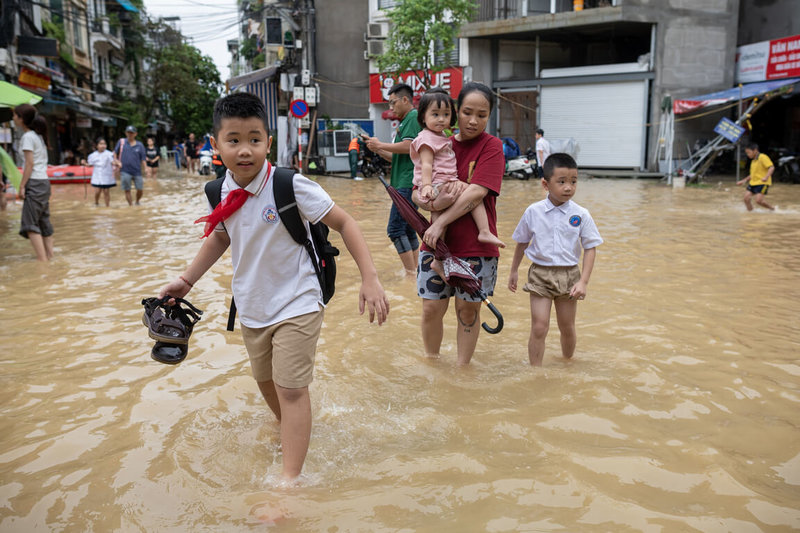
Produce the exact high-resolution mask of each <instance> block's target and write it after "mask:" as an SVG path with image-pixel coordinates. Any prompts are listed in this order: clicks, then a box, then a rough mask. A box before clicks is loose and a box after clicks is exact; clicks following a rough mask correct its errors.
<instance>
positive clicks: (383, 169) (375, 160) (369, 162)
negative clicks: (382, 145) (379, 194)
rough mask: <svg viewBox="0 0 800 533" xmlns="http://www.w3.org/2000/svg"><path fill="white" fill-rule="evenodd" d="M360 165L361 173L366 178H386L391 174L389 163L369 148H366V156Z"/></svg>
mask: <svg viewBox="0 0 800 533" xmlns="http://www.w3.org/2000/svg"><path fill="white" fill-rule="evenodd" d="M360 163H361V173H362V174H364V177H365V178H371V177H374V176H379V177H384V176H386V174H387V173H388V172H389V162H388V161H386V160H385V159H384V158H382V157H381V156H379V155H378V154H376V153H375V152H373V151H372V150H370V149H369V148H367V147H364V155H363V156H362V158H361V161H360Z"/></svg>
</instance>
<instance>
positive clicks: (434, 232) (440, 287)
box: [413, 82, 505, 365]
mask: <svg viewBox="0 0 800 533" xmlns="http://www.w3.org/2000/svg"><path fill="white" fill-rule="evenodd" d="M493 102H494V94H493V93H492V91H491V89H489V88H488V87H487V86H486V85H484V84H482V83H477V82H469V83H466V84H464V87H463V88H462V89H461V92H460V93H459V95H458V102H457V107H458V125H459V128H460V130H459V132H458V134H456V135H454V136H453V137H452V138H451V140H452V143H453V151H454V152H455V154H456V163H457V175H458V179H459V181H457V182H450V183H447V184H444V185H443V186H442V187H441V188H440V190H439V194H438V196H437V197H436V198H434V199H433V200H431V201H430V202H427V201H423V200H422V199H421V198H420V195H419V191H418V190H414V192H413V198H414V201H415V202H416V203H417V204H418V205H419V206H420V207H421V208H422V209H425V210H428V209H430V210H432V211H437V210H439V206H440V205H447V204H448V203H452V205H451V206H450V207H448V208H447V209H445V210H442V211H441V212H440V214H439V216H438V217H437V218H436V220H435V221H434V222H433V223H431V226H430V228H428V230H427V231H426V232H425V236H424V242H425V247H424V248H423V249H422V251H421V252H420V254H419V267H418V269H417V294H418V295H419V297H420V298H421V299H422V319H421V329H422V342H423V345H424V347H425V352H426V354H427V355H428V356H429V357H438V356H439V350H440V348H441V344H442V338H443V336H444V317H445V314H446V313H447V308H448V306H449V304H450V299H451V298H453V297H454V296H455V311H456V321H457V329H456V343H457V347H458V348H457V349H458V364H459V365H467V364H469V362H470V360H471V359H472V355H473V354H474V352H475V346H476V345H477V343H478V335H479V334H480V331H481V327H480V323H481V321H480V312H481V298H480V297H478V296H474V295H472V294H469V293H466V292H464V291H463V290H461V289H456V288H455V287H451V286H450V285H447V284H446V283H445V281H444V279H442V277H441V274H440V270H441V269H440V268H438V267H437V266H436V262H435V261H434V254H433V249H434V247H435V246H436V241H437V240H438V239H439V238H440V237H443V236H444V241H445V243H446V244H447V246H448V248H449V249H450V252H451V253H452V255H454V256H455V257H458V258H461V259H462V260H464V261H466V262H467V263H469V264H470V266H471V267H472V270H473V272H475V274H476V275H477V276H478V278H479V279H480V280H481V285H482V289H483V292H484V293H485V294H486V295H487V296H491V295H492V294H494V286H495V283H496V282H497V262H498V258H499V257H500V250H499V249H498V247H497V246H496V245H494V244H492V243H485V242H481V241H479V240H478V234H479V233H480V232H479V230H478V226H477V225H476V224H475V220H474V219H473V218H472V210H473V209H475V206H476V205H478V203H483V205H484V208H485V209H486V217H487V219H488V221H489V228H490V230H491V233H492V234H493V235H497V206H496V200H497V196H498V195H499V194H500V186H501V185H502V183H503V172H504V171H505V157H504V156H503V143H502V142H501V141H500V139H498V138H497V137H495V136H493V135H490V134H488V133H486V126H487V124H488V123H489V116H490V115H491V113H492V105H493ZM445 230H447V234H446V236H445Z"/></svg>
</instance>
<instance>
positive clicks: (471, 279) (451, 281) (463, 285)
mask: <svg viewBox="0 0 800 533" xmlns="http://www.w3.org/2000/svg"><path fill="white" fill-rule="evenodd" d="M378 179H380V180H381V183H383V186H384V187H386V192H388V193H389V197H390V198H391V199H392V202H394V205H395V207H397V212H398V213H400V216H401V217H403V220H405V221H406V222H408V224H409V225H410V226H411V227H412V228H414V231H416V232H417V233H418V234H419V236H420V237H422V236H423V235H424V234H425V231H426V230H427V229H428V228H429V227H430V225H431V223H430V222H428V219H427V218H425V217H424V216H423V215H422V213H420V212H419V211H417V209H416V208H415V207H414V206H413V205H411V203H410V202H409V201H408V200H406V198H405V197H404V196H403V195H402V194H400V193H399V192H398V191H397V189H395V188H394V187H392V186H391V185H389V184H388V183H386V180H384V179H383V177H381V176H378ZM433 255H434V256H435V257H436V259H438V260H439V261H441V262H442V268H444V274H445V282H446V283H447V284H448V285H450V286H451V287H457V288H459V289H462V290H463V291H464V292H466V293H469V294H471V295H473V296H476V297H479V298H480V299H481V300H482V301H483V303H485V304H486V306H487V307H488V308H489V310H490V311H491V312H492V314H494V316H495V317H497V326H496V327H494V328H493V327H491V326H489V325H488V324H487V323H486V322H484V323H483V324H481V326H482V327H483V329H485V330H486V331H488V332H489V333H500V330H502V329H503V315H501V314H500V311H498V310H497V308H496V307H495V306H494V304H493V303H492V302H490V301H489V298H488V296H486V294H485V293H484V292H483V290H482V289H481V280H480V279H478V276H476V275H475V273H474V272H473V271H472V267H470V265H469V263H467V262H466V261H464V260H462V259H460V258H458V257H455V256H453V254H451V253H450V249H449V248H448V247H447V245H446V244H445V242H444V241H443V240H442V239H439V240H437V241H436V248H435V249H434V252H433Z"/></svg>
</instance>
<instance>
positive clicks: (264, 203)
mask: <svg viewBox="0 0 800 533" xmlns="http://www.w3.org/2000/svg"><path fill="white" fill-rule="evenodd" d="M268 168H271V169H273V167H272V166H271V165H267V164H266V163H265V164H264V167H263V168H262V169H261V172H259V174H258V175H257V176H256V178H255V179H254V180H253V181H251V182H250V183H249V184H248V185H247V187H245V190H247V191H248V192H250V193H253V195H254V196H250V197H248V198H247V201H245V203H244V205H242V207H241V208H239V210H238V211H236V212H235V213H234V214H232V215H231V216H230V217H228V219H227V220H225V222H224V228H223V227H222V224H219V225H217V228H216V230H217V231H225V230H227V231H228V235H229V236H230V239H231V247H230V248H231V260H232V263H233V280H232V281H231V288H232V290H233V297H234V298H235V300H236V308H237V309H238V312H239V321H240V322H241V323H242V324H243V325H245V326H247V327H249V328H263V327H266V326H270V325H272V324H275V323H278V322H280V321H282V320H287V319H289V318H292V317H295V316H300V315H304V314H307V313H313V312H315V311H318V310H319V308H320V306H321V305H322V306H323V307H324V305H323V303H322V290H321V289H320V286H319V281H318V280H317V275H316V273H315V272H314V265H313V264H312V263H311V258H310V257H309V255H308V252H307V251H306V249H305V248H304V247H303V246H301V245H299V244H298V243H297V242H295V240H294V239H292V236H291V235H290V234H289V230H287V229H286V226H285V225H284V224H283V223H282V222H281V220H280V216H279V215H278V210H277V208H276V207H275V194H274V193H273V189H272V185H273V181H274V180H273V175H274V173H275V171H274V169H273V170H272V172H271V173H270V175H269V177H268V176H267V169H268ZM293 183H294V195H295V198H296V200H297V208H298V210H299V211H300V217H301V218H302V219H303V223H304V224H305V225H306V228H307V227H308V221H311V222H312V223H317V222H319V221H320V220H321V219H322V218H323V217H324V216H325V215H327V214H328V212H329V211H330V210H331V209H332V208H333V205H334V204H333V200H332V199H331V197H330V196H329V195H328V193H327V192H325V190H324V189H323V188H322V187H320V186H319V185H318V184H317V183H315V182H313V181H311V180H310V179H308V178H306V177H305V176H302V175H299V174H295V177H294V180H293ZM238 188H240V187H239V186H238V185H237V184H236V182H235V181H234V180H233V174H231V171H230V170H228V172H227V174H226V176H225V181H224V182H223V184H222V194H221V201H224V200H225V197H226V196H227V195H228V192H229V191H231V190H233V189H238ZM208 207H209V212H211V205H210V204H209V206H208Z"/></svg>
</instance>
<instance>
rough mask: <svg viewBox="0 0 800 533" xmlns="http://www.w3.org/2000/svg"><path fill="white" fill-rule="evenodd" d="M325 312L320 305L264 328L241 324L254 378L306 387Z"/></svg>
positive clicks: (312, 377) (293, 386) (297, 387)
mask: <svg viewBox="0 0 800 533" xmlns="http://www.w3.org/2000/svg"><path fill="white" fill-rule="evenodd" d="M324 314H325V312H324V311H323V310H321V309H320V310H319V311H317V312H315V313H308V314H305V315H300V316H296V317H292V318H289V319H286V320H284V321H282V322H278V323H277V324H272V325H271V326H267V327H265V328H248V327H247V326H242V338H243V339H244V346H245V348H247V354H248V355H249V356H250V368H251V369H252V370H253V377H254V378H255V379H256V381H270V380H272V381H274V382H275V383H277V384H278V385H280V386H281V387H284V388H287V389H299V388H301V387H307V386H308V385H309V384H310V383H311V382H312V381H313V379H314V357H315V355H316V353H317V339H319V332H320V329H321V328H322V318H323V316H324Z"/></svg>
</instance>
